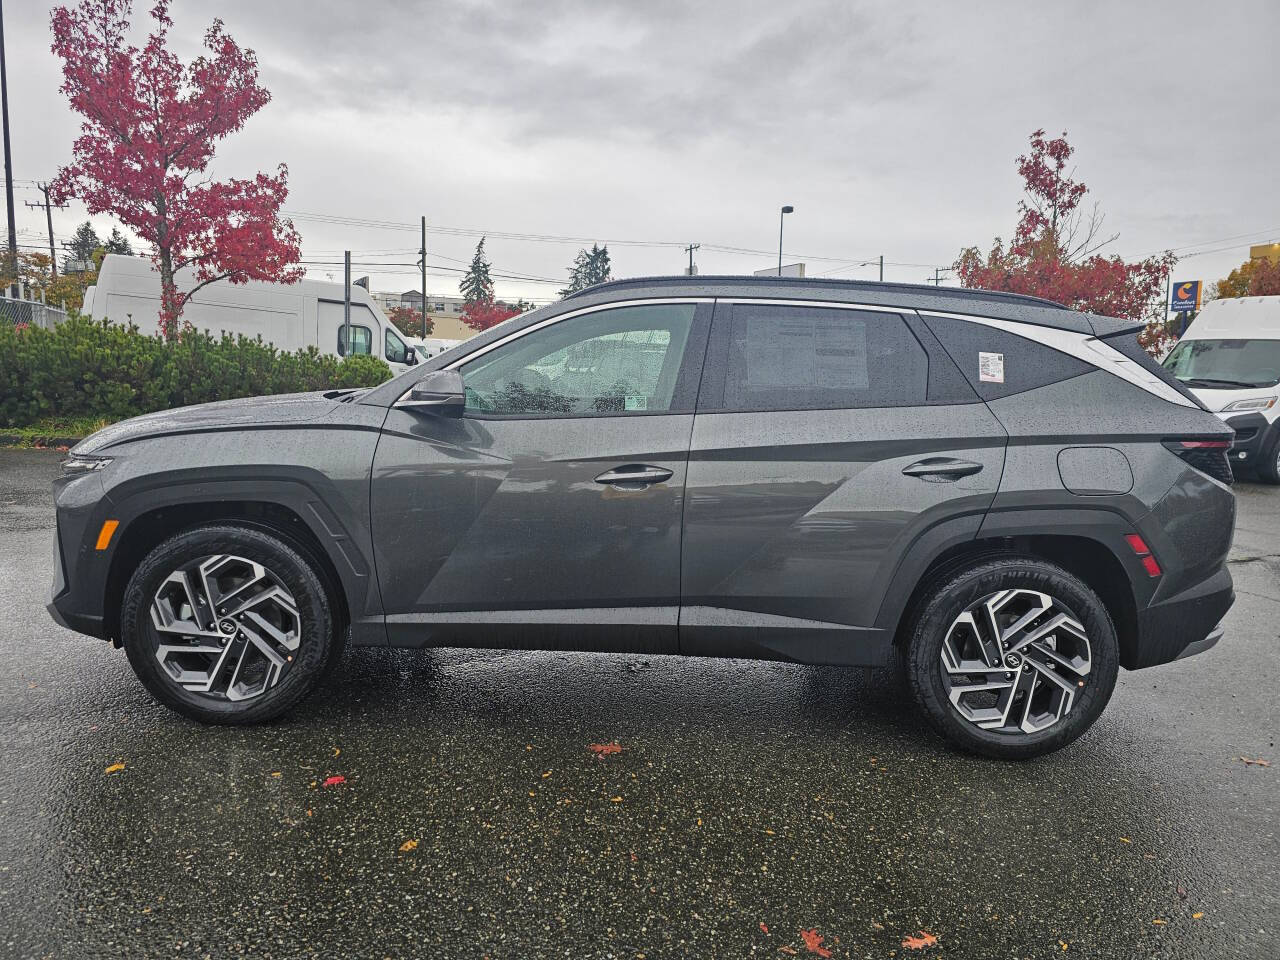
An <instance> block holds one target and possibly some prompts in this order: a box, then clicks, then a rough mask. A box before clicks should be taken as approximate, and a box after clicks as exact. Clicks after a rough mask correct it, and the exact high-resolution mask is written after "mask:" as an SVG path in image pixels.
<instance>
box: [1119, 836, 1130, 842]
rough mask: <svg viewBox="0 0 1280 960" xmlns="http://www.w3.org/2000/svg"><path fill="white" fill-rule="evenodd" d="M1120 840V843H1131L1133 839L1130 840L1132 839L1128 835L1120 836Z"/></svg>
mask: <svg viewBox="0 0 1280 960" xmlns="http://www.w3.org/2000/svg"><path fill="white" fill-rule="evenodd" d="M1120 842H1121V843H1133V841H1132V840H1130V839H1129V838H1128V837H1121V838H1120Z"/></svg>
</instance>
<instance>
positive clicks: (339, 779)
mask: <svg viewBox="0 0 1280 960" xmlns="http://www.w3.org/2000/svg"><path fill="white" fill-rule="evenodd" d="M346 782H347V778H346V777H344V776H342V775H341V774H339V775H338V776H335V777H327V778H326V779H325V781H324V785H325V786H326V787H336V786H338V785H339V784H343V783H346Z"/></svg>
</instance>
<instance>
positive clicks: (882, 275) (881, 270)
mask: <svg viewBox="0 0 1280 960" xmlns="http://www.w3.org/2000/svg"><path fill="white" fill-rule="evenodd" d="M880 282H881V283H884V254H883V253H882V254H880Z"/></svg>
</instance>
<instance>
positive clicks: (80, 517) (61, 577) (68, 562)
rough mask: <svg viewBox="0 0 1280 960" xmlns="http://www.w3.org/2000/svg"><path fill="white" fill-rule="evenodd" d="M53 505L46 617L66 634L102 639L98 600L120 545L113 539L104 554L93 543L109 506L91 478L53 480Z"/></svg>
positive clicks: (102, 620) (98, 482) (102, 615)
mask: <svg viewBox="0 0 1280 960" xmlns="http://www.w3.org/2000/svg"><path fill="white" fill-rule="evenodd" d="M53 499H54V504H55V506H56V508H57V523H56V525H55V527H54V530H55V534H54V539H55V541H56V546H55V548H54V549H55V556H54V575H53V588H52V589H51V590H50V597H49V603H48V605H47V609H48V611H49V615H50V616H52V617H53V619H54V621H55V622H56V623H58V624H59V625H61V626H64V627H66V628H67V629H69V630H75V631H76V632H77V633H86V634H88V635H89V636H91V637H98V638H101V639H105V638H106V629H105V625H104V624H105V619H106V618H105V610H104V609H103V606H104V604H103V600H104V597H105V593H106V585H107V575H108V572H109V568H110V561H111V556H112V554H113V553H114V551H115V547H116V546H117V545H118V543H119V540H118V538H116V539H115V540H114V541H113V542H112V544H111V549H109V550H97V549H95V543H94V541H95V539H96V531H97V530H98V529H100V528H101V526H102V522H103V520H105V519H107V517H108V514H109V512H110V508H111V502H110V500H109V499H108V498H107V497H106V495H105V494H104V492H103V489H102V483H101V480H100V479H99V477H98V476H97V475H94V474H90V475H87V476H78V477H61V478H59V479H57V480H55V481H54V485H53Z"/></svg>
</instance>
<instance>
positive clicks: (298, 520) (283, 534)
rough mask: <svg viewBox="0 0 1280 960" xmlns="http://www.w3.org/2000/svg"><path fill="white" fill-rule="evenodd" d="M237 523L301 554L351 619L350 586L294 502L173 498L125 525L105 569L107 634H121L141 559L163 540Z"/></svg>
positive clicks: (342, 619)
mask: <svg viewBox="0 0 1280 960" xmlns="http://www.w3.org/2000/svg"><path fill="white" fill-rule="evenodd" d="M218 522H225V523H234V524H236V525H238V526H244V527H250V528H253V529H257V530H261V531H263V532H264V533H269V534H271V535H273V536H276V537H278V538H280V539H281V540H283V541H284V542H286V543H287V544H289V546H291V547H292V548H294V549H295V550H297V551H298V552H299V553H301V554H302V555H303V556H304V557H305V558H306V559H307V560H308V561H310V562H311V564H312V565H313V566H314V568H315V570H316V573H317V574H318V575H319V576H320V579H321V582H323V583H324V585H325V589H326V590H327V591H328V593H329V596H330V599H331V600H332V601H333V603H334V605H335V611H334V612H335V613H336V614H337V616H338V618H339V619H340V622H341V623H344V624H346V623H350V622H351V604H350V601H349V598H348V596H347V589H346V587H345V585H344V583H343V579H342V577H341V576H340V574H339V572H338V568H337V565H336V564H335V563H334V560H333V557H332V556H331V555H330V553H329V551H328V550H327V549H326V548H325V546H324V544H323V543H322V541H321V539H320V537H319V536H318V535H317V534H316V532H315V531H314V530H313V529H312V528H311V527H310V525H308V524H307V522H306V521H305V520H303V518H302V517H301V516H300V515H299V514H298V512H297V511H296V510H294V509H293V508H292V507H291V506H289V505H286V504H283V503H280V502H278V501H273V500H208V501H194V502H175V503H170V504H166V505H163V506H159V507H153V508H151V509H149V510H145V511H143V512H141V513H139V514H137V515H136V516H135V517H133V518H132V519H130V521H129V522H128V524H127V525H122V526H123V530H122V531H121V533H120V536H119V539H118V540H117V542H116V544H115V547H114V549H113V551H112V557H111V563H110V566H109V568H108V571H107V579H106V583H105V597H104V603H103V617H104V621H103V625H104V633H105V635H106V636H108V637H114V638H117V639H118V638H119V636H120V611H121V607H122V603H123V598H124V591H125V587H126V586H127V584H128V582H129V577H130V576H132V575H133V571H134V570H136V569H137V567H138V564H139V563H141V562H142V559H143V558H144V557H145V556H146V555H147V554H148V553H150V552H151V551H152V550H154V549H155V548H156V547H157V546H159V545H160V544H161V543H163V542H164V541H165V540H167V539H169V538H170V537H172V536H174V535H175V534H178V533H180V532H181V531H183V530H188V529H191V528H192V527H198V526H206V525H208V524H212V523H218Z"/></svg>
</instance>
